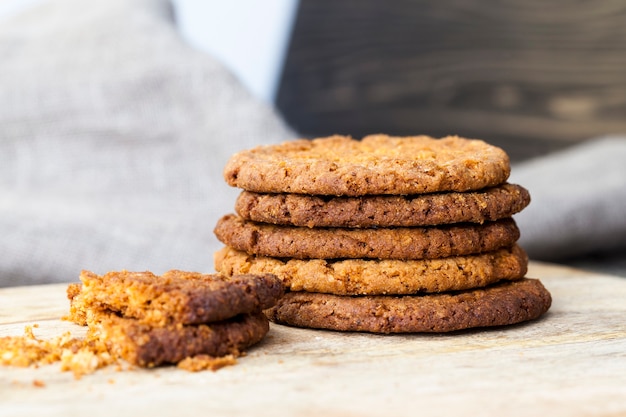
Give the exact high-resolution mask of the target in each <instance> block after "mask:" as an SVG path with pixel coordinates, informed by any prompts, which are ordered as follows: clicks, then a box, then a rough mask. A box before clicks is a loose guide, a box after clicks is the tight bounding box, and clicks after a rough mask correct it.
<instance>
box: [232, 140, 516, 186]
mask: <svg viewBox="0 0 626 417" xmlns="http://www.w3.org/2000/svg"><path fill="white" fill-rule="evenodd" d="M509 173H510V164H509V158H508V156H507V154H506V153H505V152H504V151H503V150H502V149H500V148H498V147H495V146H492V145H489V144H487V143H485V142H483V141H480V140H470V139H463V138H459V137H456V136H449V137H446V138H442V139H434V138H431V137H428V136H412V137H392V136H387V135H371V136H367V137H365V138H363V139H362V140H354V139H352V138H350V137H346V136H331V137H328V138H319V139H314V140H304V139H303V140H295V141H290V142H285V143H282V144H278V145H267V146H260V147H257V148H254V149H250V150H246V151H242V152H239V153H237V154H235V155H233V156H232V157H231V158H230V160H229V161H228V163H227V164H226V167H225V169H224V178H225V180H226V182H227V183H228V184H229V185H231V186H234V187H239V188H243V189H244V190H248V191H256V192H261V193H295V194H313V195H345V196H360V195H371V194H399V195H409V194H421V193H433V192H443V191H469V190H480V189H482V188H485V187H491V186H495V185H499V184H502V183H504V182H505V181H506V180H507V178H508V176H509Z"/></svg>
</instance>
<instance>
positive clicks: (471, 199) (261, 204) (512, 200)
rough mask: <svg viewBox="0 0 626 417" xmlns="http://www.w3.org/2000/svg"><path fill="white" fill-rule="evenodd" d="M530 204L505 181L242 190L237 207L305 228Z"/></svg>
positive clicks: (458, 217) (404, 221) (462, 216)
mask: <svg viewBox="0 0 626 417" xmlns="http://www.w3.org/2000/svg"><path fill="white" fill-rule="evenodd" d="M529 203H530V195H529V193H528V191H527V190H526V189H525V188H524V187H521V186H519V185H515V184H503V185H501V186H497V187H491V188H488V189H485V190H480V191H473V192H465V193H459V192H448V193H436V194H416V195H411V196H391V195H386V196H382V195H374V196H362V197H324V196H309V195H303V194H261V193H254V192H250V191H243V192H242V193H241V194H240V195H239V197H238V198H237V201H236V203H235V210H236V211H237V213H238V214H239V215H240V216H241V217H242V218H244V219H246V220H252V221H256V222H263V223H272V224H278V225H292V226H306V227H389V226H403V227H409V226H431V225H441V224H449V223H462V222H471V223H484V222H486V221H493V220H498V219H503V218H507V217H511V216H512V215H513V214H515V213H518V212H519V211H521V210H522V209H524V208H525V207H526V206H527V205H528V204H529Z"/></svg>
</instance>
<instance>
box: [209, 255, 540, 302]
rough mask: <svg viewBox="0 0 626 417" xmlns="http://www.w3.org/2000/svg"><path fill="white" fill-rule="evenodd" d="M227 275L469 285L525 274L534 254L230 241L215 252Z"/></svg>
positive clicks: (382, 288) (367, 285)
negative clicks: (276, 249) (349, 252)
mask: <svg viewBox="0 0 626 417" xmlns="http://www.w3.org/2000/svg"><path fill="white" fill-rule="evenodd" d="M214 260H215V269H216V270H218V271H219V272H221V273H222V274H225V275H232V274H242V273H253V274H263V273H271V274H274V275H276V276H277V277H279V278H280V279H282V280H283V283H284V284H285V287H287V288H288V289H290V290H291V291H309V292H320V293H329V294H337V295H365V294H367V295H380V294H415V293H421V292H442V291H452V290H465V289H469V288H475V287H484V286H486V285H489V284H492V283H494V282H498V281H500V280H515V279H519V278H522V277H523V276H524V275H525V274H526V271H527V269H528V257H527V256H526V253H525V252H524V251H523V250H522V248H520V247H519V246H517V245H515V246H513V247H511V248H506V249H500V250H497V251H494V252H486V253H484V254H480V255H467V256H452V257H448V258H441V259H422V260H413V261H401V260H389V259H382V260H378V259H376V260H374V259H370V260H364V259H342V260H336V261H333V260H326V259H308V260H302V259H279V258H271V257H264V256H255V255H248V254H247V253H245V252H241V251H237V250H235V249H232V248H229V247H224V248H222V249H221V250H219V251H217V252H216V253H215V255H214Z"/></svg>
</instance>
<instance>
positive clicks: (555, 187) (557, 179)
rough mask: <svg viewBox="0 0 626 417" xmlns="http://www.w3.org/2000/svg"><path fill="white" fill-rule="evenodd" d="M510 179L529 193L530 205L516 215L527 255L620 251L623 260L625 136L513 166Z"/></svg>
mask: <svg viewBox="0 0 626 417" xmlns="http://www.w3.org/2000/svg"><path fill="white" fill-rule="evenodd" d="M510 180H511V182H515V183H518V184H522V185H524V186H525V187H527V188H528V190H529V191H530V195H531V203H530V205H529V206H528V207H527V208H526V209H524V210H523V211H522V212H521V213H519V214H517V215H516V216H515V219H516V221H517V223H518V226H519V228H520V230H521V231H522V236H521V238H520V243H521V245H522V246H523V247H524V248H525V249H526V250H527V252H528V253H529V255H530V257H531V258H533V259H539V260H549V261H560V260H565V259H567V260H576V258H580V257H583V256H589V255H598V254H602V253H609V254H612V255H618V254H619V253H621V254H622V259H623V260H626V137H622V136H611V137H604V138H597V139H592V140H589V141H586V142H584V143H582V144H579V145H576V146H573V147H571V148H568V149H566V150H563V151H560V152H557V153H553V154H549V155H546V156H543V157H540V158H536V159H533V160H530V161H526V162H523V163H520V164H517V165H514V166H513V168H512V173H511V178H510ZM617 261H619V259H617Z"/></svg>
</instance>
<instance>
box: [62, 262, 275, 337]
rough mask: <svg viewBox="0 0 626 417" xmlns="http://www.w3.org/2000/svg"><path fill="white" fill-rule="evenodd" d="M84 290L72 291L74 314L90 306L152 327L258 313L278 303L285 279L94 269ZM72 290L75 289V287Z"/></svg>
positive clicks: (84, 275) (83, 275) (84, 280)
mask: <svg viewBox="0 0 626 417" xmlns="http://www.w3.org/2000/svg"><path fill="white" fill-rule="evenodd" d="M80 280H81V281H82V289H81V288H78V289H77V290H75V291H74V292H76V294H74V295H76V296H77V298H76V297H73V296H72V295H71V294H68V295H69V296H70V298H71V299H73V300H74V299H75V301H74V302H73V303H72V310H73V311H71V314H74V313H76V314H77V315H79V314H80V311H86V310H88V309H90V308H94V309H97V310H111V311H115V312H118V313H119V314H121V315H123V316H125V317H131V318H136V319H139V320H141V321H142V322H144V323H150V324H152V325H158V326H163V325H168V324H171V323H180V324H194V323H205V322H211V321H217V320H223V319H227V318H229V317H233V316H235V315H237V314H242V313H252V312H258V311H261V310H263V309H266V308H268V307H270V306H271V305H273V304H274V303H275V302H276V301H277V300H278V298H280V297H281V296H282V294H283V292H284V287H283V284H282V282H281V281H280V280H279V279H278V278H277V277H275V276H273V275H270V274H263V275H249V274H247V275H237V276H232V277H230V278H227V277H224V276H221V275H218V274H201V273H197V272H184V271H177V270H172V271H168V272H166V273H164V274H163V275H160V276H158V275H155V274H153V273H151V272H129V271H119V272H117V271H115V272H108V273H106V274H104V275H102V276H100V275H97V274H94V273H92V272H89V271H82V273H81V275H80ZM70 288H72V287H70Z"/></svg>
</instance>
